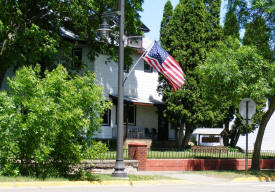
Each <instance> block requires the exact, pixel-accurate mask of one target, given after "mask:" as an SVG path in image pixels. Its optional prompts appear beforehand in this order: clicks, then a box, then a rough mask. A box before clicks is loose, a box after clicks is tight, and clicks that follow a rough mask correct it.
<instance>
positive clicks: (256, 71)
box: [197, 38, 275, 169]
mask: <svg viewBox="0 0 275 192" xmlns="http://www.w3.org/2000/svg"><path fill="white" fill-rule="evenodd" d="M197 72H198V74H199V75H200V77H201V78H202V82H204V83H203V90H204V93H205V95H207V96H208V98H209V97H210V96H211V98H212V99H214V100H215V102H216V104H217V105H218V104H219V103H221V102H223V101H224V100H228V99H230V100H231V101H232V103H233V104H234V105H235V106H237V105H238V104H239V102H240V101H241V99H242V98H245V97H250V98H252V99H253V100H255V101H256V102H257V103H258V102H260V103H262V101H263V100H264V99H265V98H269V106H268V110H267V111H266V112H265V113H264V114H263V116H262V119H261V120H260V122H259V130H258V135H257V139H256V142H255V146H254V153H253V159H256V160H254V161H253V163H252V168H254V169H259V152H260V148H261V142H262V138H263V134H264V130H265V127H266V125H267V123H268V121H269V119H270V117H271V115H272V114H273V112H274V110H275V89H274V87H275V86H274V85H275V77H274V72H275V63H274V62H273V63H268V62H267V61H266V60H265V59H264V58H263V57H262V56H261V55H259V54H258V50H257V49H256V48H255V47H250V46H240V42H238V41H236V40H234V39H231V38H229V39H227V41H226V42H225V43H221V44H220V47H219V48H218V49H217V50H214V51H212V52H211V53H209V54H208V56H207V59H206V62H205V63H204V64H202V65H200V66H199V67H198V68H197Z"/></svg>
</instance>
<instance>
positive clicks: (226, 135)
mask: <svg viewBox="0 0 275 192" xmlns="http://www.w3.org/2000/svg"><path fill="white" fill-rule="evenodd" d="M224 130H225V132H226V134H224V136H223V145H224V146H228V145H229V135H228V134H229V120H226V123H225V128H224Z"/></svg>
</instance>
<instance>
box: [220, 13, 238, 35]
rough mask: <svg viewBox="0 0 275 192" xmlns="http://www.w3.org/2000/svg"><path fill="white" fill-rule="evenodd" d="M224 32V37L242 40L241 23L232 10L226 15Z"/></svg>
mask: <svg viewBox="0 0 275 192" xmlns="http://www.w3.org/2000/svg"><path fill="white" fill-rule="evenodd" d="M223 31H224V36H232V37H234V38H237V39H240V33H239V23H238V20H237V17H236V14H235V13H234V11H231V10H230V11H229V12H227V13H226V19H225V23H224V27H223Z"/></svg>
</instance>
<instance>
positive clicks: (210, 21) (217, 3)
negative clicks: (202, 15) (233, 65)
mask: <svg viewBox="0 0 275 192" xmlns="http://www.w3.org/2000/svg"><path fill="white" fill-rule="evenodd" d="M204 2H205V5H206V10H207V20H206V22H207V23H206V27H207V38H206V45H207V48H210V49H211V48H216V47H217V42H219V41H221V40H222V38H223V30H222V27H221V25H220V10H221V0H205V1H204Z"/></svg>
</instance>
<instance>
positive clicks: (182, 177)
mask: <svg viewBox="0 0 275 192" xmlns="http://www.w3.org/2000/svg"><path fill="white" fill-rule="evenodd" d="M110 174H111V172H110ZM130 174H133V175H150V176H153V175H161V176H165V177H170V178H171V179H159V180H145V181H130V180H128V179H121V180H111V181H45V182H2V183H0V188H5V187H8V188H11V187H12V188H14V187H42V186H87V185H128V186H132V185H156V184H157V185H161V184H185V185H200V184H210V183H211V184H224V183H233V182H234V183H240V182H269V181H275V177H238V178H233V179H232V178H222V177H213V176H205V175H201V174H195V173H193V172H192V173H184V172H179V171H140V172H132V173H130Z"/></svg>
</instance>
